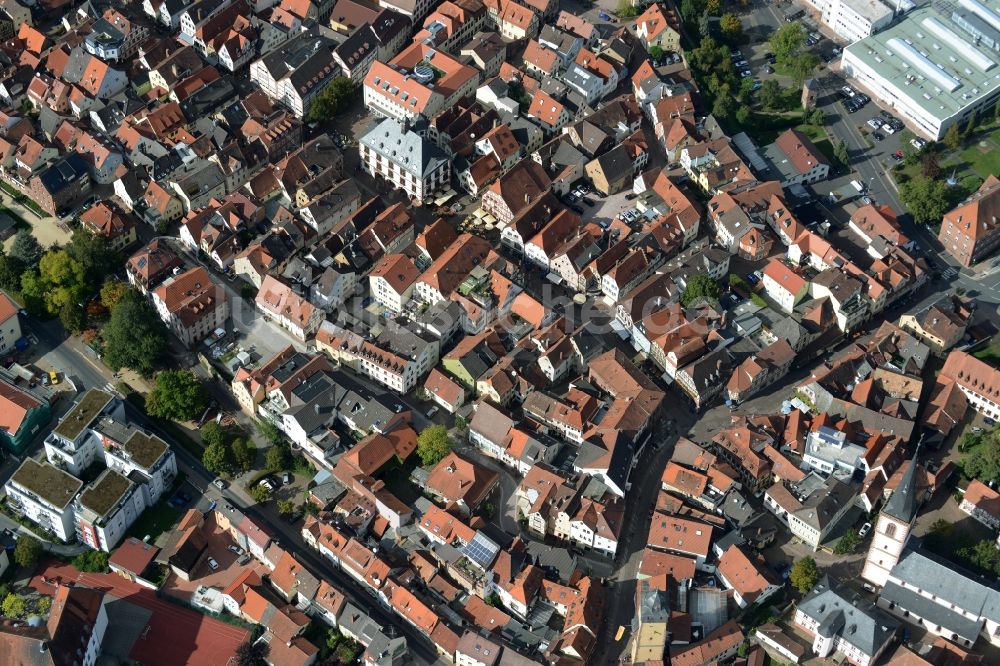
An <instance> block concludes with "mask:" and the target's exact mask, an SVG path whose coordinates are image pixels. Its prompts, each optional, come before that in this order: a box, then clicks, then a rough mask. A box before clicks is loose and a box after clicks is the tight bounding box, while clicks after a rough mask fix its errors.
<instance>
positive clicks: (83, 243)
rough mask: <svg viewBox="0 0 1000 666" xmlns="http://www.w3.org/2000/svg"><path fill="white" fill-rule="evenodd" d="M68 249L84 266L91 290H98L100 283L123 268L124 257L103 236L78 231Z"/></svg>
mask: <svg viewBox="0 0 1000 666" xmlns="http://www.w3.org/2000/svg"><path fill="white" fill-rule="evenodd" d="M66 249H67V250H68V251H69V253H70V255H72V257H73V258H74V259H76V260H77V261H79V262H80V264H81V265H82V266H83V270H84V272H85V274H86V283H87V285H88V288H89V289H90V290H91V291H97V286H98V285H100V284H103V282H104V280H105V279H107V277H108V276H109V275H113V274H114V273H115V272H117V271H118V270H119V269H120V268H121V264H122V257H121V256H120V255H119V254H118V253H117V252H115V251H114V250H112V249H111V246H109V245H108V241H107V240H106V239H105V238H104V237H103V236H96V235H94V234H92V233H89V232H87V231H76V232H74V234H73V237H72V238H71V239H70V241H69V245H67V246H66Z"/></svg>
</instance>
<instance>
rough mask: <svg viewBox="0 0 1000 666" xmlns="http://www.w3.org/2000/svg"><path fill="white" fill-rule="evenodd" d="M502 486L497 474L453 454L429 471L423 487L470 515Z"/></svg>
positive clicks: (448, 504) (449, 504)
mask: <svg viewBox="0 0 1000 666" xmlns="http://www.w3.org/2000/svg"><path fill="white" fill-rule="evenodd" d="M499 483H500V476H499V475H498V474H497V473H496V472H493V471H491V470H488V469H486V468H485V467H481V466H480V465H477V464H476V463H474V462H472V461H470V460H466V459H465V458H462V457H460V456H459V455H458V454H457V453H454V452H452V453H449V454H448V455H447V456H445V457H444V458H443V459H442V460H441V461H440V462H438V464H437V465H435V466H434V468H433V469H432V470H431V471H430V474H429V475H428V476H427V483H426V485H425V486H424V488H425V490H427V492H429V493H430V494H431V495H433V496H434V497H435V498H437V499H439V500H440V501H441V502H443V503H444V504H445V505H446V506H455V507H457V508H458V510H459V511H461V512H462V513H464V514H466V515H469V514H471V513H472V512H474V511H475V510H476V509H477V508H478V507H479V506H480V505H481V504H483V503H484V502H486V501H487V500H488V499H489V498H490V497H492V496H493V494H494V492H495V491H496V489H497V487H498V485H499Z"/></svg>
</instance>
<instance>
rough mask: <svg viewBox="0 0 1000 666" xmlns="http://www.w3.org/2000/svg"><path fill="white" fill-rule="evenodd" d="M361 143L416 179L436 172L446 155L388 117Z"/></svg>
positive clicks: (365, 136)
mask: <svg viewBox="0 0 1000 666" xmlns="http://www.w3.org/2000/svg"><path fill="white" fill-rule="evenodd" d="M361 143H363V144H364V145H365V146H367V147H368V148H370V149H371V150H373V151H375V152H376V153H377V154H379V155H380V156H382V157H384V158H385V159H387V160H389V161H390V162H392V163H393V164H397V165H399V168H400V169H402V170H403V171H406V172H407V173H410V174H412V175H413V176H414V177H416V178H421V179H423V178H424V177H425V176H428V175H430V174H431V173H433V172H434V171H435V170H437V169H438V168H439V167H440V165H441V163H442V162H446V161H447V159H448V155H447V154H446V153H445V152H444V151H443V150H441V149H440V148H438V147H437V146H435V145H434V144H433V143H431V142H430V141H428V140H426V139H424V138H423V137H422V136H420V135H419V134H417V133H416V132H412V131H410V130H408V129H406V128H405V127H404V126H403V125H402V124H401V123H399V122H398V121H396V120H394V119H392V118H387V119H385V120H383V121H382V122H381V123H379V124H378V125H376V126H375V127H374V128H373V129H371V130H369V131H368V133H367V134H365V135H364V136H363V137H361Z"/></svg>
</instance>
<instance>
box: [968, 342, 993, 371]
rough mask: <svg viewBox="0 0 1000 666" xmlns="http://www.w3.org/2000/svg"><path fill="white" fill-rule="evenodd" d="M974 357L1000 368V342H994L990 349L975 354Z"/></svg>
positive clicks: (985, 348)
mask: <svg viewBox="0 0 1000 666" xmlns="http://www.w3.org/2000/svg"><path fill="white" fill-rule="evenodd" d="M972 355H973V356H975V357H976V358H978V359H979V360H980V361H985V362H986V363H989V364H990V365H993V366H1000V340H993V342H991V343H990V345H989V346H988V347H984V348H982V349H980V350H979V351H977V352H973V353H972Z"/></svg>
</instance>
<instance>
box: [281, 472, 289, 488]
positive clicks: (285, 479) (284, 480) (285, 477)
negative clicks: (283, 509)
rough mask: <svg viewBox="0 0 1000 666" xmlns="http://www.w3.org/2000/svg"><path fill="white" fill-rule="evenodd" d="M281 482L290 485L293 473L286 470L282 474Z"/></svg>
mask: <svg viewBox="0 0 1000 666" xmlns="http://www.w3.org/2000/svg"><path fill="white" fill-rule="evenodd" d="M281 482H282V483H284V484H285V485H288V484H289V483H291V482H292V473H291V472H285V473H284V474H282V475H281Z"/></svg>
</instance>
